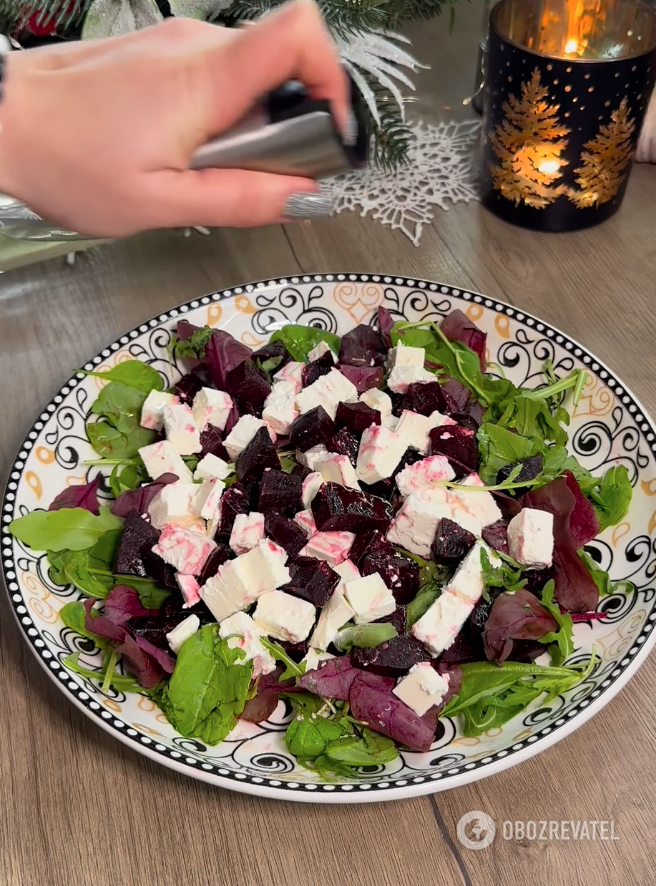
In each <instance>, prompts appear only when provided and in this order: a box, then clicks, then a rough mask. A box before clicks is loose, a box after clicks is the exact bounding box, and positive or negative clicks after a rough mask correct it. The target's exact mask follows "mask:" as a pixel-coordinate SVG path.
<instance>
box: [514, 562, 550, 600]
mask: <svg viewBox="0 0 656 886" xmlns="http://www.w3.org/2000/svg"><path fill="white" fill-rule="evenodd" d="M557 571H558V570H557V569H556V567H555V565H551V566H547V568H546V569H527V570H526V572H522V578H523V579H525V580H526V584H525V585H524V587H525V588H526V590H527V591H530V592H531V593H532V594H535V596H536V597H538V598H539V597H541V596H542V590H543V588H544V586H545V585H546V583H547V582H548V581H551V580H552V579H555V578H556V572H557Z"/></svg>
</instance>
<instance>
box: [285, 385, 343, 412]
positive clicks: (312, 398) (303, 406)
mask: <svg viewBox="0 0 656 886" xmlns="http://www.w3.org/2000/svg"><path fill="white" fill-rule="evenodd" d="M316 384H317V382H314V384H311V385H308V386H307V388H303V390H302V391H299V392H298V394H297V395H296V399H295V400H294V403H295V405H296V409H297V410H298V411H299V413H305V412H309V411H310V410H311V409H316V408H317V406H322V407H323V408H324V409H325V410H326V412H327V413H328V415H329V416H330V417H331V418H332V419H334V418H335V416H336V414H337V404H336V403H333V402H332V400H330V398H329V397H328V396H327V395H326V393H325V391H323V390H321V389H319V388H317V387H315V385H316Z"/></svg>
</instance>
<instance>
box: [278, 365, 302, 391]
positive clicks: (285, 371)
mask: <svg viewBox="0 0 656 886" xmlns="http://www.w3.org/2000/svg"><path fill="white" fill-rule="evenodd" d="M304 366H305V363H297V362H296V361H294V360H291V361H290V362H289V363H286V364H285V365H284V366H283V367H282V369H281V370H279V372H276V374H275V375H274V376H273V380H274V382H281V381H288V382H291V383H292V384H293V386H294V393H295V394H298V392H299V391H300V390H301V388H302V387H303V367H304Z"/></svg>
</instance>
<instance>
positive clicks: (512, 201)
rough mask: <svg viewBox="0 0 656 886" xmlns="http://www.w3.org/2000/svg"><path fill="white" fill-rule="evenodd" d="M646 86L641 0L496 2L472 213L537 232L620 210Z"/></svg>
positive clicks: (655, 47)
mask: <svg viewBox="0 0 656 886" xmlns="http://www.w3.org/2000/svg"><path fill="white" fill-rule="evenodd" d="M655 79H656V10H654V9H652V8H651V7H650V6H647V5H646V4H645V3H642V2H641V0H593V2H591V0H578V2H575V0H501V2H500V3H499V4H497V6H495V7H494V9H493V10H492V14H491V17H490V36H489V42H488V56H487V66H486V87H485V99H484V110H483V170H482V183H483V192H482V202H483V204H484V205H485V206H486V207H487V208H488V209H490V210H491V211H492V212H494V213H495V214H496V215H498V216H500V217H501V218H503V219H505V220H506V221H509V222H512V223H513V224H517V225H521V226H522V227H527V228H533V229H536V230H541V231H573V230H578V229H580V228H585V227H589V226H591V225H595V224H598V223H599V222H602V221H605V220H606V219H607V218H609V217H610V216H611V215H613V214H614V213H615V212H616V211H617V210H618V208H619V206H620V204H621V202H622V198H623V197H624V191H625V189H626V183H627V180H628V177H629V173H630V171H631V165H632V162H633V155H634V153H635V149H636V145H637V143H638V136H639V134H640V129H641V126H642V122H643V119H644V115H645V111H646V108H647V105H648V103H649V99H650V98H651V94H652V91H653V88H654V81H655Z"/></svg>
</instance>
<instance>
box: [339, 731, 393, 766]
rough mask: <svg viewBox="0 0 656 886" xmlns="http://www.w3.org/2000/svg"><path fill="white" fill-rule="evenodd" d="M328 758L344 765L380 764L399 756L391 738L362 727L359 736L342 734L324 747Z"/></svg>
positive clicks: (389, 761)
mask: <svg viewBox="0 0 656 886" xmlns="http://www.w3.org/2000/svg"><path fill="white" fill-rule="evenodd" d="M326 756H327V757H328V758H329V759H330V760H334V761H335V762H337V763H341V764H342V765H345V766H381V765H383V764H385V763H391V761H392V760H396V758H397V757H398V756H399V752H398V750H397V747H396V745H395V743H394V741H393V739H391V738H388V737H387V736H386V735H381V734H380V733H379V732H373V731H372V730H371V729H367V728H363V729H362V735H361V736H355V735H343V736H341V737H340V738H338V739H336V740H334V741H331V742H330V744H329V745H328V746H327V747H326Z"/></svg>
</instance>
